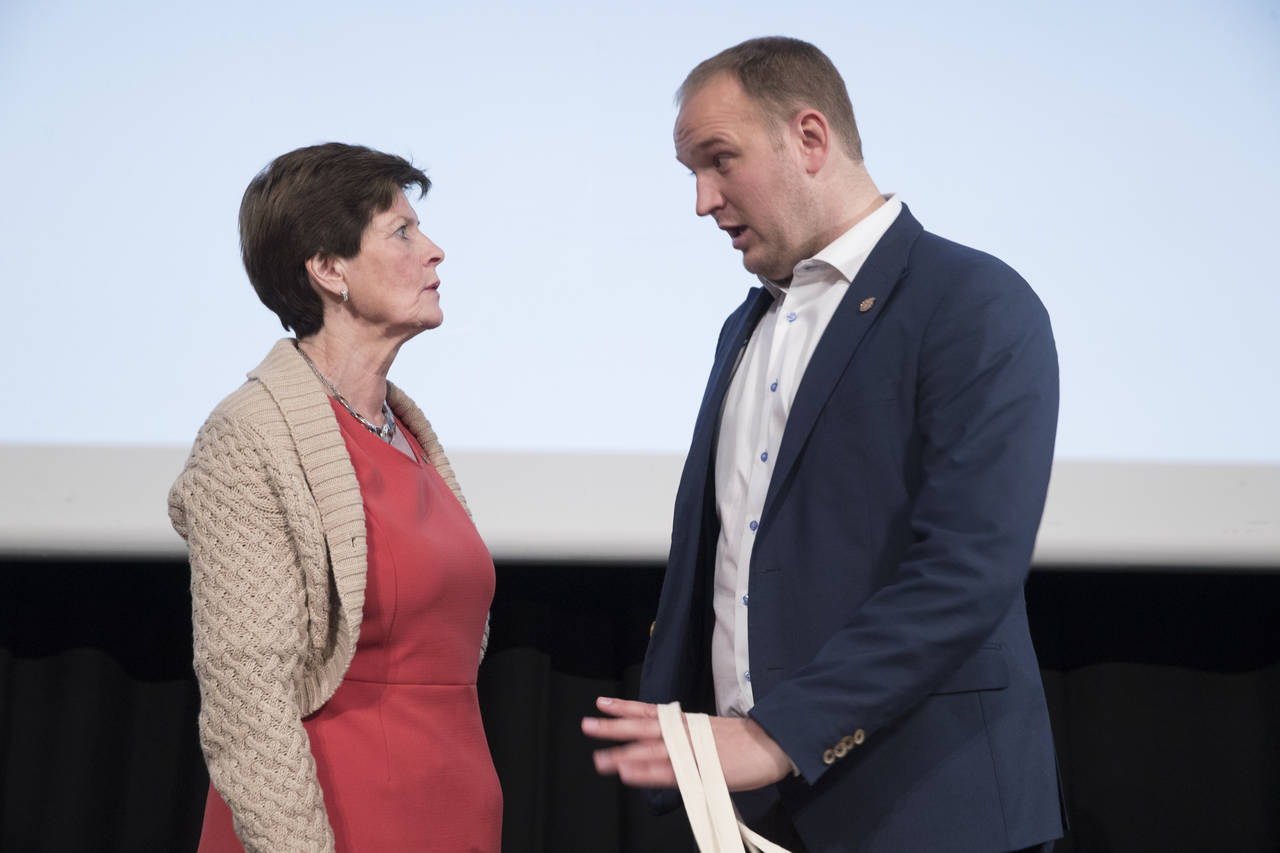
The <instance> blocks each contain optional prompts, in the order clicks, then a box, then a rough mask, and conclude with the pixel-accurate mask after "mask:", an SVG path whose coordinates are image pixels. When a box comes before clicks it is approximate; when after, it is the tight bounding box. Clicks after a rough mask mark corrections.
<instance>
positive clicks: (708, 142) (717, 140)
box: [676, 133, 733, 163]
mask: <svg viewBox="0 0 1280 853" xmlns="http://www.w3.org/2000/svg"><path fill="white" fill-rule="evenodd" d="M732 144H733V141H732V140H731V139H729V137H727V136H724V135H722V134H719V133H715V134H712V135H711V136H708V137H707V138H706V139H704V140H702V141H701V142H699V143H697V144H696V145H693V146H692V147H691V148H689V149H688V151H689V153H700V152H703V151H706V150H707V149H708V148H714V147H716V146H717V145H732ZM676 160H677V161H679V162H680V163H683V162H684V161H683V160H680V154H679V152H677V153H676Z"/></svg>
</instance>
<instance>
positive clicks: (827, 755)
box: [822, 749, 836, 764]
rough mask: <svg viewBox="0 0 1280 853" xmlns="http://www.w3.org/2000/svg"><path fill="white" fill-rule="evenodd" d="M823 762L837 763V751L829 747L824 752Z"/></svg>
mask: <svg viewBox="0 0 1280 853" xmlns="http://www.w3.org/2000/svg"><path fill="white" fill-rule="evenodd" d="M822 763H823V764H835V763H836V754H835V752H833V751H832V750H829V749H828V750H827V751H826V752H824V753H822Z"/></svg>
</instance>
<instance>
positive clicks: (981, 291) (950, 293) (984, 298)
mask: <svg viewBox="0 0 1280 853" xmlns="http://www.w3.org/2000/svg"><path fill="white" fill-rule="evenodd" d="M903 275H904V281H903V283H904V284H907V287H906V288H904V290H906V291H907V292H911V293H914V295H915V296H916V297H917V298H919V299H922V300H924V301H925V302H928V303H930V304H940V303H942V304H951V305H962V304H970V305H972V304H981V305H987V306H992V307H994V306H996V305H1002V306H1007V307H1012V306H1021V307H1022V308H1024V309H1027V310H1033V311H1036V312H1043V310H1044V306H1043V304H1042V303H1041V302H1040V298H1039V297H1038V296H1037V295H1036V293H1035V291H1034V289H1033V288H1032V287H1031V285H1030V284H1029V283H1028V282H1027V280H1026V279H1025V278H1023V277H1022V275H1021V274H1020V273H1019V272H1018V271H1017V270H1015V269H1014V268H1013V267H1012V266H1010V265H1009V264H1008V263H1006V262H1005V261H1003V260H1001V259H1000V258H998V257H996V256H995V255H993V254H991V253H989V252H984V251H982V250H980V249H975V248H973V247H972V246H967V245H965V244H963V243H958V242H956V241H955V240H950V239H948V238H946V237H942V236H939V235H937V234H934V233H932V232H930V231H922V232H921V234H920V236H919V239H917V240H916V241H915V243H914V244H913V245H912V247H911V251H910V254H909V257H908V260H907V265H906V269H905V271H904V274H903Z"/></svg>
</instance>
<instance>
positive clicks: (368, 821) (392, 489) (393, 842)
mask: <svg viewBox="0 0 1280 853" xmlns="http://www.w3.org/2000/svg"><path fill="white" fill-rule="evenodd" d="M330 402H331V403H332V404H333V408H334V411H335V414H336V415H337V418H338V423H339V424H340V425H341V428H342V433H343V438H344V439H345V440H346V444H347V451H348V452H349V453H350V455H351V463H352V465H353V466H354V468H355V472H356V479H357V480H358V481H359V483H360V495H361V497H362V499H363V501H364V512H365V525H366V528H367V534H368V535H367V539H366V542H367V544H368V552H369V556H368V574H367V579H366V582H365V603H364V614H363V617H362V620H361V625H360V638H359V641H358V643H357V645H356V652H355V656H354V658H353V659H352V661H351V666H350V668H349V669H348V670H347V673H346V675H345V676H344V677H343V679H342V684H341V685H340V686H339V687H338V690H337V692H336V693H334V694H333V696H332V697H331V698H330V699H329V701H328V702H326V703H325V704H324V706H323V707H321V708H320V710H318V711H316V712H315V713H314V714H312V715H311V716H309V717H306V718H305V719H304V720H303V725H304V726H305V727H306V730H307V735H308V737H309V738H310V740H311V753H312V755H314V756H315V760H316V769H317V772H318V774H319V778H320V787H321V789H322V790H323V791H324V803H325V811H326V812H327V813H328V816H329V825H330V826H332V827H333V832H334V839H335V841H336V845H337V850H338V853H386V851H401V850H404V851H410V850H412V851H441V853H443V852H444V851H449V853H454V851H477V853H498V851H499V849H500V846H501V835H502V791H501V789H500V788H499V786H498V777H497V774H496V773H495V772H494V769H493V761H492V759H491V758H490V756H489V745H488V742H487V741H486V740H485V735H484V728H483V726H482V724H481V720H480V706H479V703H478V701H477V698H476V669H477V667H478V665H479V661H480V637H481V635H482V633H483V631H484V622H485V617H486V614H487V613H488V610H489V604H490V603H491V602H492V600H493V586H494V572H493V562H492V560H491V559H490V557H489V552H488V550H487V549H486V548H485V545H484V542H483V541H481V539H480V535H479V533H477V532H476V529H475V526H474V525H473V524H472V523H471V520H470V519H469V518H468V517H467V513H466V511H465V510H464V509H463V508H462V505H461V504H460V503H458V500H457V498H455V497H454V495H453V493H452V492H451V491H450V490H449V487H448V486H447V485H446V484H445V482H444V480H442V479H441V478H440V475H439V474H437V473H436V470H435V469H434V468H433V467H431V465H429V464H427V462H426V461H425V458H426V454H425V453H423V452H422V448H421V447H420V446H419V445H418V443H417V441H415V440H414V438H413V436H412V435H410V434H409V433H408V431H405V432H404V435H405V437H406V438H407V439H408V441H409V444H410V446H411V447H412V448H413V450H414V453H415V454H417V459H416V460H415V459H410V458H409V457H408V456H407V455H405V454H404V453H403V452H401V451H400V450H398V449H396V448H395V447H392V446H391V445H389V444H387V443H386V442H384V441H382V440H381V439H380V438H378V437H377V436H375V435H373V434H372V433H371V432H369V431H368V430H367V429H365V428H364V427H363V426H361V425H360V424H359V423H358V422H357V421H356V420H355V419H354V418H352V417H351V415H350V414H349V413H348V412H347V411H346V410H345V409H343V408H342V407H341V406H340V405H339V404H338V403H337V402H336V401H332V400H331V401H330ZM242 850H243V847H242V846H241V845H240V842H239V841H238V840H237V839H236V837H235V833H234V831H233V830H232V822H231V810H230V809H229V808H228V807H227V806H226V804H225V803H224V802H223V801H222V798H221V797H220V796H219V795H218V792H217V791H216V790H215V789H214V788H213V786H212V785H210V787H209V799H208V802H207V804H206V807H205V816H204V828H203V831H202V833H201V837H200V853H222V851H242Z"/></svg>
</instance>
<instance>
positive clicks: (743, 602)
mask: <svg viewBox="0 0 1280 853" xmlns="http://www.w3.org/2000/svg"><path fill="white" fill-rule="evenodd" d="M750 598H751V596H750V595H744V596H742V606H743V607H746V606H748V605H747V601H748V600H749V599H750Z"/></svg>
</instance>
